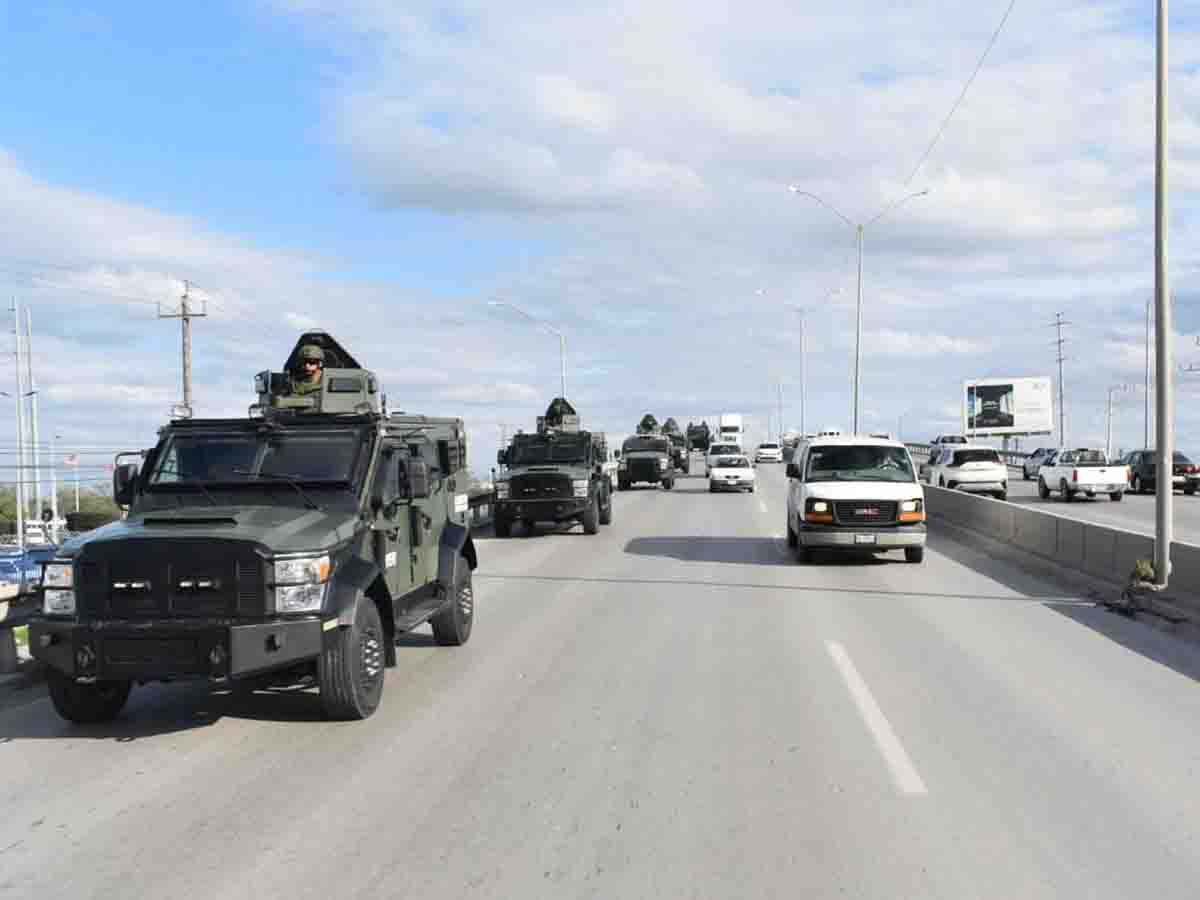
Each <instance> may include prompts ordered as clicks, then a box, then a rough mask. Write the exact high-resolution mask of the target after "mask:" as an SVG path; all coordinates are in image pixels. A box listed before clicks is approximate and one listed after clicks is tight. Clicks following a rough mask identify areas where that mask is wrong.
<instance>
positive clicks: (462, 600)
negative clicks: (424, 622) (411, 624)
mask: <svg viewBox="0 0 1200 900" xmlns="http://www.w3.org/2000/svg"><path fill="white" fill-rule="evenodd" d="M452 590H453V592H454V599H453V600H451V601H450V602H449V603H447V604H446V605H445V606H444V607H442V609H441V611H439V612H438V614H437V615H435V616H434V617H433V618H432V619H430V620H429V624H430V625H432V626H433V639H434V640H435V641H437V643H438V644H439V646H442V647H459V646H462V645H463V644H465V643H466V642H467V640H468V639H469V638H470V637H471V625H473V624H474V622H475V588H474V586H473V585H472V583H471V566H470V564H469V563H468V562H467V561H466V559H465V558H464V557H463V556H462V555H461V554H460V555H459V556H456V557H455V558H454V587H453V588H452Z"/></svg>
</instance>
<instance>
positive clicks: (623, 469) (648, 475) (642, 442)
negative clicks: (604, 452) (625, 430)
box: [617, 433, 675, 491]
mask: <svg viewBox="0 0 1200 900" xmlns="http://www.w3.org/2000/svg"><path fill="white" fill-rule="evenodd" d="M638 483H651V484H661V485H662V486H663V487H664V488H665V489H666V490H668V491H669V490H671V488H673V487H675V473H674V472H673V471H672V468H671V441H670V439H669V438H668V437H666V436H665V435H662V434H656V433H646V434H635V435H634V436H632V437H628V438H626V439H625V443H623V444H622V445H621V459H620V461H619V462H618V464H617V488H618V490H622V491H625V490H628V489H629V488H631V487H632V486H633V485H635V484H638Z"/></svg>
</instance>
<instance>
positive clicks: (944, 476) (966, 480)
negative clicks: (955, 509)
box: [925, 444, 1008, 500]
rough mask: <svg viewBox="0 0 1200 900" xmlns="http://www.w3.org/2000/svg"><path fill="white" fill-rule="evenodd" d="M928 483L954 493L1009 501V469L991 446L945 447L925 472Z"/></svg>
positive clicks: (966, 445) (959, 445) (963, 445)
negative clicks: (983, 495) (988, 496)
mask: <svg viewBox="0 0 1200 900" xmlns="http://www.w3.org/2000/svg"><path fill="white" fill-rule="evenodd" d="M925 481H926V483H928V484H934V485H937V486H938V487H942V488H949V489H950V490H959V491H966V492H967V493H971V494H991V495H992V496H993V497H995V498H996V499H997V500H1007V499H1008V466H1006V465H1005V464H1004V461H1003V460H1001V459H1000V454H999V453H998V452H997V451H996V450H994V449H993V448H991V447H982V446H979V445H977V444H957V445H955V446H953V447H943V448H942V449H941V452H940V453H939V454H938V457H937V461H936V462H934V463H932V464H931V465H930V466H929V468H928V469H927V470H926V473H925Z"/></svg>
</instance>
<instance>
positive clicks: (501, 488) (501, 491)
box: [496, 481, 508, 500]
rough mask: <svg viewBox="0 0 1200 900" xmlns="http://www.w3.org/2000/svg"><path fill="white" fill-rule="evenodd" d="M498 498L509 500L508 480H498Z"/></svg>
mask: <svg viewBox="0 0 1200 900" xmlns="http://www.w3.org/2000/svg"><path fill="white" fill-rule="evenodd" d="M496 499H497V500H507V499H508V482H507V481H497V482H496Z"/></svg>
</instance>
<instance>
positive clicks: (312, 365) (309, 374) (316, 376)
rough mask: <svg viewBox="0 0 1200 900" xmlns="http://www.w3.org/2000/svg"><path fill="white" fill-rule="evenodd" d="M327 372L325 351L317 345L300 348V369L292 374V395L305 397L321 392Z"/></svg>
mask: <svg viewBox="0 0 1200 900" xmlns="http://www.w3.org/2000/svg"><path fill="white" fill-rule="evenodd" d="M324 370H325V351H324V350H322V349H321V348H320V347H318V346H317V345H316V344H305V345H304V346H303V347H301V348H300V362H299V368H298V369H297V370H296V371H295V372H293V373H292V393H293V394H298V395H300V396H304V395H305V394H312V393H314V392H316V391H319V390H321V375H322V373H323V372H324Z"/></svg>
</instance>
